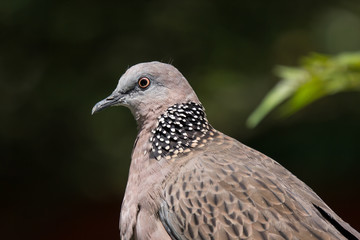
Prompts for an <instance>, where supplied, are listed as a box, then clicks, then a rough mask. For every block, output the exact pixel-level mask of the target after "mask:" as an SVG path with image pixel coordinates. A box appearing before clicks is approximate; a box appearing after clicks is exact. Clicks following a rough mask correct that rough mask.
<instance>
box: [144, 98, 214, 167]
mask: <svg viewBox="0 0 360 240" xmlns="http://www.w3.org/2000/svg"><path fill="white" fill-rule="evenodd" d="M151 133H152V134H151V137H150V139H149V141H150V145H151V147H150V153H149V154H150V158H155V159H157V160H160V159H161V158H165V159H171V158H173V157H176V156H177V155H179V154H185V153H187V152H190V151H191V149H193V148H196V147H199V146H201V145H203V141H206V139H207V138H212V136H214V134H215V130H214V129H213V128H212V127H211V125H210V124H209V122H208V120H207V119H206V115H205V110H204V108H203V106H202V105H201V104H197V103H194V102H187V103H182V104H175V105H173V106H171V107H169V108H168V109H167V110H166V111H165V112H164V113H163V114H161V115H160V116H159V117H158V118H157V124H156V125H155V126H154V127H153V128H152V129H151Z"/></svg>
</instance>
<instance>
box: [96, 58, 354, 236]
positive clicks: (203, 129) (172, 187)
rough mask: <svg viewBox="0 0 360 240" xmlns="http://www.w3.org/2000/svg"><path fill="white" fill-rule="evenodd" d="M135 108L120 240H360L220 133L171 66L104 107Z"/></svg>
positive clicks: (131, 76)
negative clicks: (131, 150)
mask: <svg viewBox="0 0 360 240" xmlns="http://www.w3.org/2000/svg"><path fill="white" fill-rule="evenodd" d="M114 105H124V106H127V107H129V108H130V109H131V111H132V113H133V114H134V116H135V119H136V121H137V124H138V128H139V133H138V136H137V139H136V142H135V145H134V149H133V154H132V162H131V166H130V172H129V179H128V184H127V188H126V193H125V197H124V200H123V204H122V208H121V217H120V237H121V238H122V239H123V240H129V239H168V240H169V239H262V240H266V239H269V240H270V239H318V240H320V239H324V240H325V239H360V234H359V233H358V232H357V231H356V230H354V229H353V228H352V227H351V226H349V225H348V224H347V223H346V222H344V221H343V220H342V219H341V218H340V217H338V216H337V215H336V214H335V213H334V212H333V211H332V210H331V209H330V208H329V207H328V206H327V205H326V204H325V203H324V202H323V201H322V200H321V199H320V198H319V197H318V196H317V195H316V194H315V193H314V192H313V191H312V190H311V189H310V188H309V187H308V186H307V185H306V184H304V183H303V182H302V181H301V180H299V179H298V178H296V177H295V176H294V175H293V174H291V173H290V172H289V171H288V170H286V169H285V168H284V167H282V166H281V165H280V164H278V163H277V162H275V161H274V160H272V159H271V158H269V157H267V156H265V155H264V154H262V153H260V152H258V151H256V150H254V149H251V148H249V147H247V146H245V145H244V144H242V143H240V142H238V141H237V140H235V139H233V138H231V137H228V136H226V135H225V134H223V133H221V132H219V131H217V130H215V129H214V128H212V127H211V125H210V124H209V123H208V121H207V119H206V116H205V112H204V108H203V107H202V105H201V103H200V102H199V100H198V98H197V96H196V94H195V93H194V91H193V90H192V88H191V87H190V85H189V84H188V82H187V81H186V79H185V78H184V77H183V76H182V74H181V73H180V72H179V71H178V70H177V69H176V68H174V67H173V66H171V65H169V64H164V63H159V62H150V63H141V64H138V65H135V66H133V67H131V68H130V69H128V70H127V72H126V73H125V74H124V75H123V76H122V77H121V78H120V80H119V84H118V86H117V88H116V89H115V91H114V92H113V93H112V95H111V96H109V97H108V98H106V99H104V100H103V101H100V102H99V103H97V104H96V105H95V106H94V108H93V113H94V112H97V111H99V110H101V109H103V108H105V107H107V106H114Z"/></svg>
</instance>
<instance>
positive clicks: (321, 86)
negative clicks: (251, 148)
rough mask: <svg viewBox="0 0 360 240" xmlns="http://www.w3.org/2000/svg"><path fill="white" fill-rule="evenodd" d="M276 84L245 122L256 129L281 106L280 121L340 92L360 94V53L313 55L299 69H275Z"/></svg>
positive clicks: (302, 60)
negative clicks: (277, 78) (332, 55)
mask: <svg viewBox="0 0 360 240" xmlns="http://www.w3.org/2000/svg"><path fill="white" fill-rule="evenodd" d="M275 74H276V75H277V76H278V77H279V78H280V81H279V82H278V84H277V85H276V86H275V87H274V88H273V89H271V90H270V91H269V93H268V94H267V95H266V96H265V98H264V99H263V100H262V102H261V103H260V105H259V106H258V107H257V108H256V109H255V110H254V112H253V113H252V114H251V115H250V116H249V117H248V119H247V126H248V127H251V128H253V127H255V126H257V125H258V124H259V122H260V121H262V120H263V119H264V117H265V116H266V115H267V114H268V113H269V112H271V111H272V110H273V109H275V108H276V107H278V106H279V105H280V104H282V103H283V102H285V104H284V105H283V106H282V108H280V110H279V112H278V113H279V114H280V116H282V117H285V116H289V115H291V114H294V113H296V112H297V111H299V110H300V109H302V108H303V107H305V106H307V105H308V104H311V103H312V102H314V101H315V100H317V99H319V98H322V97H324V96H327V95H332V94H335V93H338V92H342V91H359V90H360V53H359V52H356V53H343V54H340V55H338V56H334V57H330V56H326V55H322V54H318V53H313V54H311V55H310V56H308V57H305V58H303V59H301V61H300V66H299V67H284V66H278V67H276V68H275Z"/></svg>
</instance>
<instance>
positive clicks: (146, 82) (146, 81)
mask: <svg viewBox="0 0 360 240" xmlns="http://www.w3.org/2000/svg"><path fill="white" fill-rule="evenodd" d="M138 84H139V87H141V88H147V87H148V86H149V85H150V80H149V79H148V78H147V77H142V78H140V79H139V81H138Z"/></svg>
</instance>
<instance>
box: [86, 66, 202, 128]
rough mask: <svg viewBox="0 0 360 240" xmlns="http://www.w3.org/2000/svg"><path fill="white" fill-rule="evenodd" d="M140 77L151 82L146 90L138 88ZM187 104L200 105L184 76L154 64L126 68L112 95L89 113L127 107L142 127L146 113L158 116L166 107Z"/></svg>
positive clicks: (173, 68)
mask: <svg viewBox="0 0 360 240" xmlns="http://www.w3.org/2000/svg"><path fill="white" fill-rule="evenodd" d="M141 78H147V79H149V80H150V84H149V86H148V87H146V88H141V87H140V86H139V80H140V79H141ZM188 101H192V102H195V103H200V102H199V99H198V98H197V96H196V94H195V92H194V91H193V89H192V88H191V86H190V84H189V83H188V81H187V80H186V79H185V77H184V76H183V75H182V74H181V73H180V72H179V71H178V70H177V69H176V68H175V67H174V66H172V65H170V64H166V63H161V62H156V61H154V62H147V63H139V64H137V65H134V66H132V67H131V68H129V69H128V70H127V71H126V72H125V73H124V74H123V75H122V76H121V78H120V80H119V82H118V85H117V87H116V89H115V90H114V91H113V93H112V94H111V95H110V96H109V97H107V98H105V99H104V100H102V101H100V102H98V103H97V104H96V105H95V106H94V108H93V109H92V113H95V112H98V111H100V110H102V109H104V108H106V107H109V106H119V105H122V106H126V107H128V108H130V110H131V111H132V113H133V115H134V116H135V119H136V120H137V122H138V124H140V125H142V124H143V122H144V121H145V120H146V119H147V118H148V116H149V113H151V114H155V111H156V112H158V113H161V112H163V111H164V110H166V109H167V108H168V107H169V106H172V105H174V104H176V103H181V102H188Z"/></svg>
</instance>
